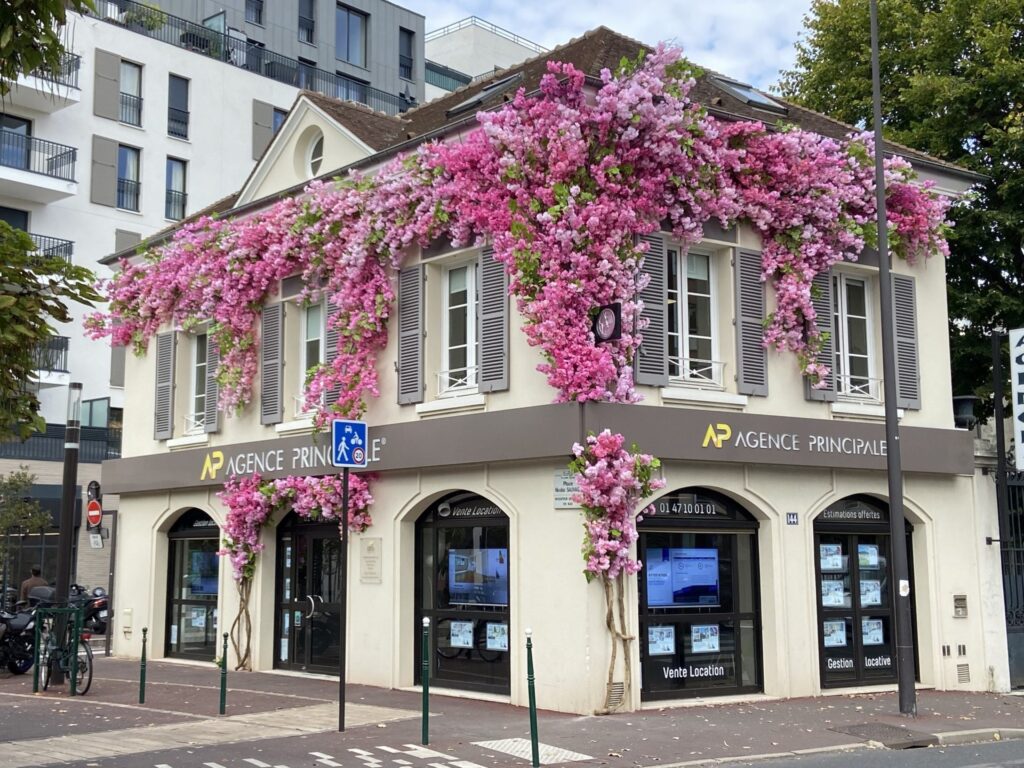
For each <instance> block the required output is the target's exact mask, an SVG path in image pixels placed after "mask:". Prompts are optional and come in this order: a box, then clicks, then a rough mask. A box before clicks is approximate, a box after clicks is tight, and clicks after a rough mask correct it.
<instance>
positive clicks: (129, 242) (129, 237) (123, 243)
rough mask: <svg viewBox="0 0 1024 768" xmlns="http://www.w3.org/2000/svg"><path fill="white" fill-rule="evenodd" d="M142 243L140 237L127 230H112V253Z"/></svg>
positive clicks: (136, 233)
mask: <svg viewBox="0 0 1024 768" xmlns="http://www.w3.org/2000/svg"><path fill="white" fill-rule="evenodd" d="M141 242H142V235H140V234H139V233H138V232H132V231H131V230H128V229H115V230H114V253H120V252H121V251H124V250H126V249H128V248H131V247H132V246H135V245H138V244H139V243H141Z"/></svg>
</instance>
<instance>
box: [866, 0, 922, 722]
mask: <svg viewBox="0 0 1024 768" xmlns="http://www.w3.org/2000/svg"><path fill="white" fill-rule="evenodd" d="M870 10H871V13H870V15H871V96H872V106H873V111H874V129H875V196H876V201H877V207H878V292H879V293H880V294H881V296H880V297H879V298H880V301H879V305H880V307H881V314H882V380H883V381H882V383H883V388H884V396H885V441H886V446H887V452H886V468H887V473H888V476H889V534H890V535H889V539H890V541H891V542H892V547H891V549H892V571H893V580H894V581H895V582H896V589H895V594H894V596H893V599H894V601H895V607H896V673H897V675H898V682H899V698H900V712H901V713H902V714H904V715H910V716H912V717H913V716H916V715H917V693H916V691H915V690H914V684H915V680H914V635H913V628H912V621H911V605H910V576H909V573H908V569H907V547H906V532H905V530H904V526H905V523H904V517H903V464H902V458H901V456H900V431H899V430H900V427H899V415H898V414H897V412H896V340H895V335H894V330H893V307H892V287H891V283H892V280H891V276H890V274H889V239H888V238H889V232H888V225H887V222H886V212H885V167H884V158H883V155H884V152H883V151H882V146H883V145H882V87H881V76H880V74H879V63H878V0H870Z"/></svg>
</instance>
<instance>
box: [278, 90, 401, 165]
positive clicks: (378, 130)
mask: <svg viewBox="0 0 1024 768" xmlns="http://www.w3.org/2000/svg"><path fill="white" fill-rule="evenodd" d="M303 96H304V97H306V98H307V99H308V100H309V101H311V102H312V103H313V104H315V105H316V106H317V107H319V108H320V109H322V110H323V111H324V112H326V113H327V114H328V115H330V117H331V118H333V119H334V120H337V121H338V122H339V123H340V124H341V125H343V126H345V127H346V128H348V130H350V131H352V133H354V134H355V135H356V137H357V138H358V139H359V140H360V141H362V142H363V143H365V144H366V145H368V146H370V147H372V148H373V149H375V150H377V151H378V152H379V151H380V150H382V149H387V148H388V147H390V146H392V145H394V144H398V143H400V142H402V141H404V140H405V139H406V134H407V131H408V130H409V129H408V126H407V125H406V123H405V121H404V120H402V119H400V118H398V117H392V116H391V115H386V114H384V113H383V112H374V111H373V110H372V109H370V108H369V107H367V106H364V105H362V104H357V103H355V102H352V101H341V100H340V99H332V98H331V97H330V96H324V95H323V94H320V93H316V92H315V91H301V92H300V93H299V95H298V97H297V98H296V102H298V99H299V98H302V97H303ZM292 108H293V109H294V105H293V107H292Z"/></svg>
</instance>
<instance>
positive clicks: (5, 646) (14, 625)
mask: <svg viewBox="0 0 1024 768" xmlns="http://www.w3.org/2000/svg"><path fill="white" fill-rule="evenodd" d="M35 618H36V612H35V610H34V609H29V610H23V611H18V612H17V613H7V612H6V611H0V665H2V664H6V665H7V669H9V670H10V671H11V672H13V673H14V674H16V675H23V674H25V673H26V672H28V671H29V670H30V669H32V657H33V644H34V642H35V628H36V622H35Z"/></svg>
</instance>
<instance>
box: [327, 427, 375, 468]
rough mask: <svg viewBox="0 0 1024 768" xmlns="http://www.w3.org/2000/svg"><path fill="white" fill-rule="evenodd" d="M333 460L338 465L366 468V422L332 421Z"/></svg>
mask: <svg viewBox="0 0 1024 768" xmlns="http://www.w3.org/2000/svg"><path fill="white" fill-rule="evenodd" d="M331 438H332V440H331V444H332V445H333V450H332V451H331V461H332V463H333V464H334V466H336V467H349V468H351V469H366V422H365V421H346V420H344V419H335V420H334V421H332V422H331Z"/></svg>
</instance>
